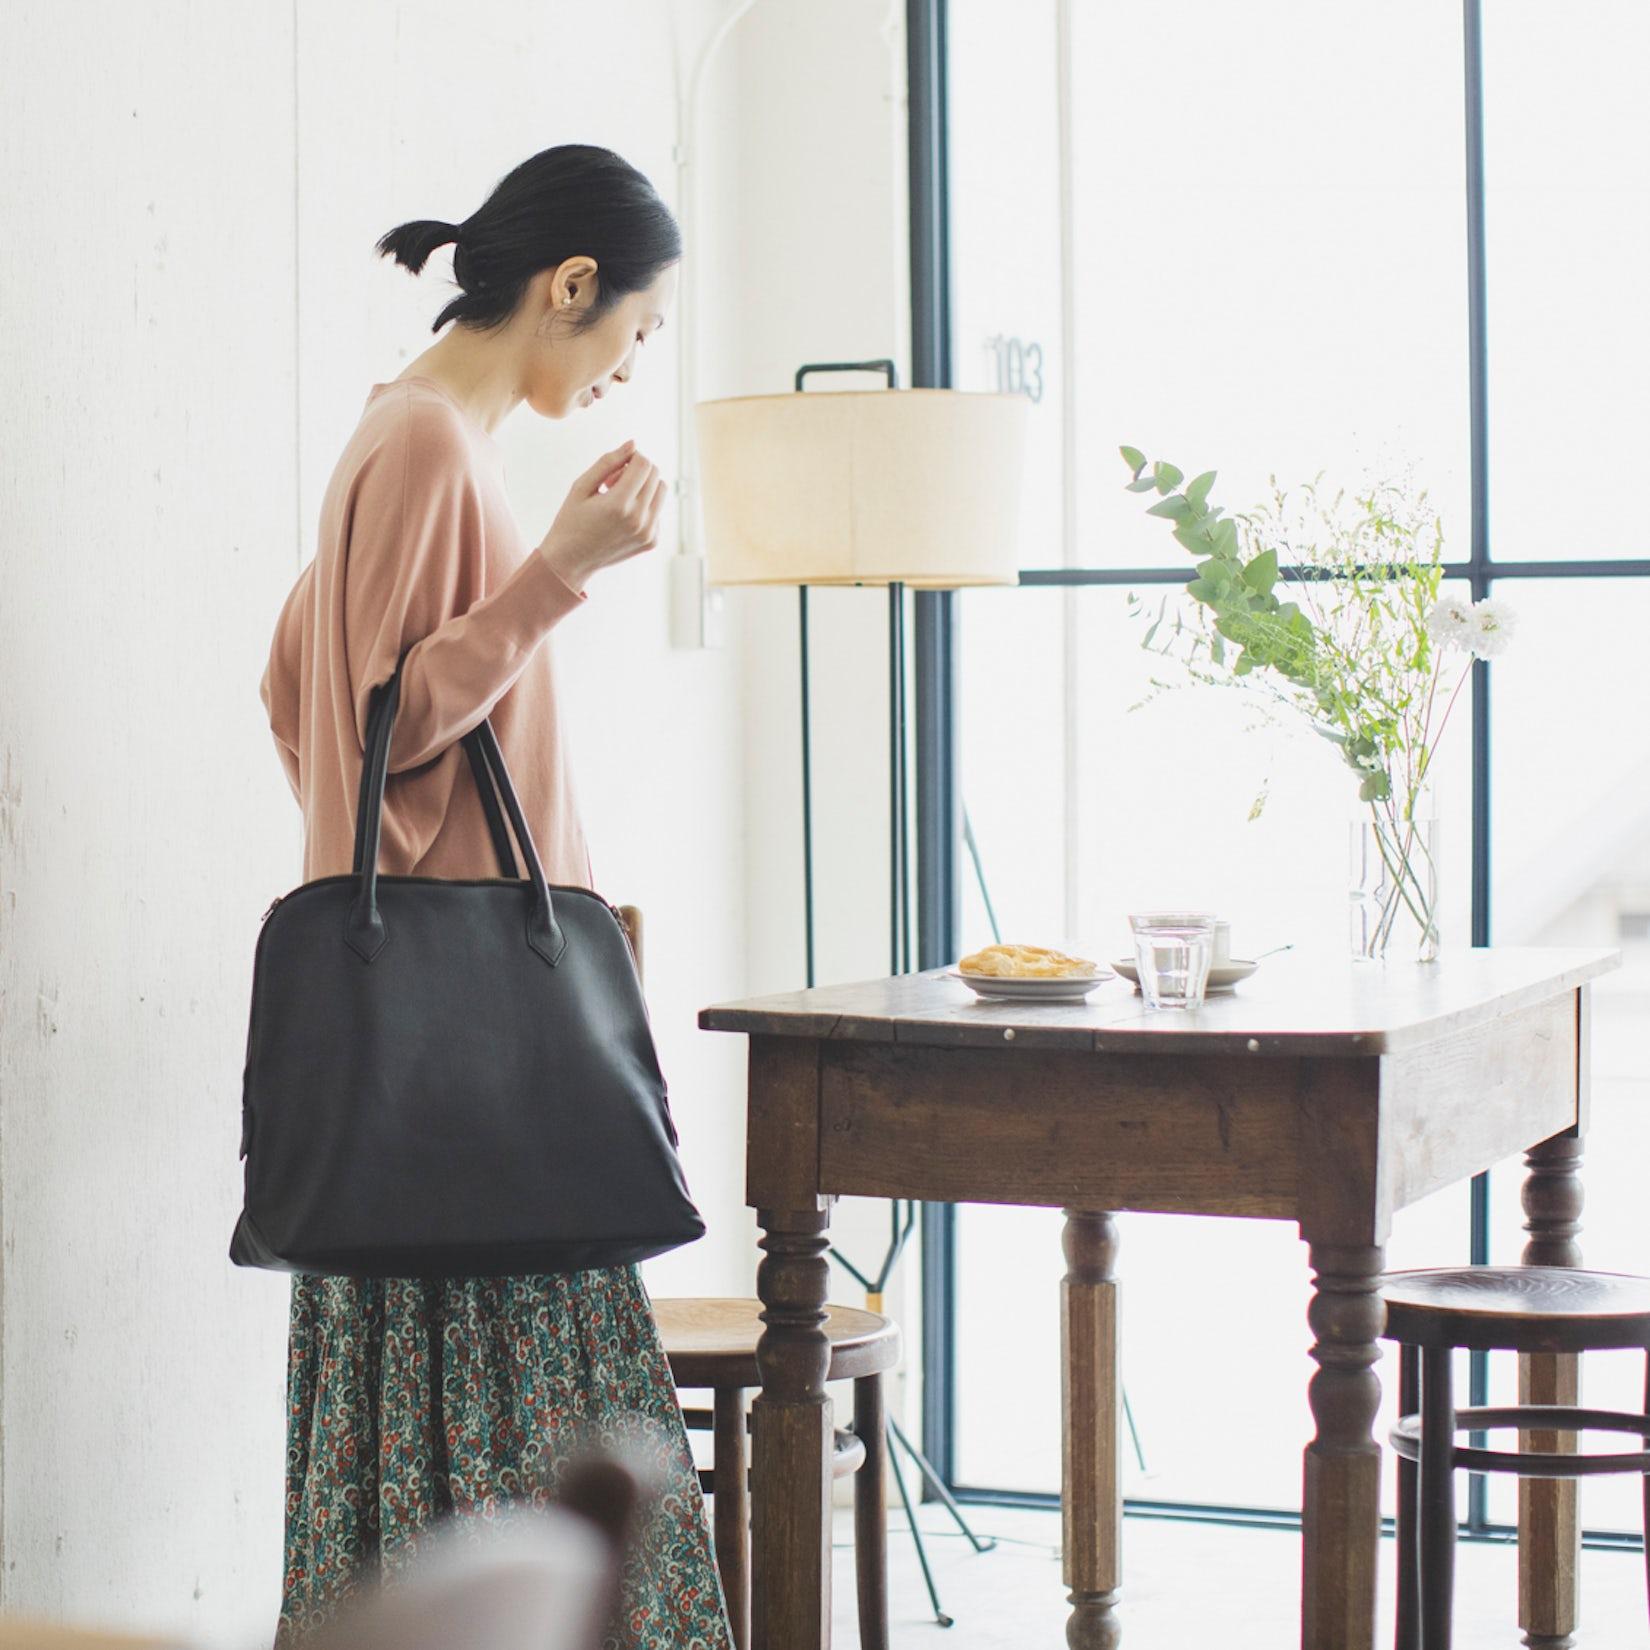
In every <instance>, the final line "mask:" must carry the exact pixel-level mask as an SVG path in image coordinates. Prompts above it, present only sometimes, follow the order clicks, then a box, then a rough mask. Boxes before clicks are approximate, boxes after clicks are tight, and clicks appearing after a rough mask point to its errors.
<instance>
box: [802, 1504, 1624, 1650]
mask: <svg viewBox="0 0 1650 1650" xmlns="http://www.w3.org/2000/svg"><path fill="white" fill-rule="evenodd" d="M969 1515H970V1518H971V1520H973V1522H974V1525H975V1528H976V1529H977V1530H978V1531H979V1532H980V1533H981V1534H982V1535H985V1534H989V1535H994V1536H996V1537H997V1538H998V1546H997V1547H996V1548H995V1549H994V1550H993V1551H991V1552H987V1553H975V1552H974V1551H973V1550H972V1549H971V1548H970V1547H969V1545H968V1543H967V1542H966V1541H964V1540H963V1539H962V1537H961V1536H960V1535H959V1534H958V1533H957V1529H956V1526H955V1525H954V1524H952V1523H951V1522H950V1520H949V1518H948V1517H947V1516H946V1514H945V1512H944V1510H943V1509H942V1508H939V1507H936V1506H932V1505H930V1506H926V1507H924V1508H923V1509H922V1510H921V1513H920V1515H919V1516H920V1518H921V1520H922V1523H923V1525H924V1527H925V1529H927V1530H929V1531H931V1532H932V1534H933V1539H932V1540H931V1541H930V1543H929V1553H930V1558H931V1561H932V1564H933V1567H934V1574H935V1579H936V1581H937V1582H938V1584H939V1589H940V1598H941V1602H942V1603H943V1604H944V1606H945V1608H946V1610H947V1611H949V1613H950V1614H951V1615H952V1616H953V1617H954V1618H955V1622H956V1625H955V1626H953V1627H951V1628H949V1629H942V1628H940V1627H939V1626H938V1625H937V1624H936V1623H935V1621H934V1618H933V1615H932V1613H931V1611H930V1610H929V1606H928V1597H927V1593H926V1592H925V1590H924V1588H923V1584H922V1576H921V1572H920V1571H919V1570H918V1567H917V1561H916V1556H915V1550H914V1548H913V1546H912V1544H911V1540H910V1536H909V1534H908V1533H907V1531H906V1529H905V1526H904V1523H903V1521H902V1519H901V1518H900V1517H899V1516H898V1515H897V1514H896V1516H895V1517H894V1518H893V1520H892V1521H891V1523H890V1527H889V1569H890V1573H891V1577H892V1612H891V1613H892V1626H893V1631H892V1638H893V1643H894V1646H895V1650H1010V1647H1012V1650H1027V1647H1030V1646H1046V1647H1047V1650H1062V1647H1063V1646H1064V1644H1065V1619H1066V1607H1065V1596H1064V1590H1063V1588H1062V1587H1061V1584H1060V1555H1059V1542H1060V1522H1059V1518H1058V1517H1057V1515H1055V1514H1052V1513H1042V1512H1023V1511H1018V1510H1013V1511H1010V1510H1005V1509H999V1508H995V1507H974V1508H970V1509H969ZM836 1517H837V1523H836V1553H835V1558H834V1566H833V1568H834V1572H835V1577H834V1580H835V1618H834V1620H835V1632H834V1637H835V1640H836V1642H837V1644H838V1645H839V1646H842V1647H845V1650H851V1647H852V1646H854V1645H855V1644H857V1642H858V1633H857V1628H856V1615H855V1608H854V1580H853V1525H852V1521H851V1514H849V1513H847V1512H846V1511H839V1512H838V1513H837V1515H836ZM1381 1558H1382V1565H1383V1577H1382V1592H1381V1603H1382V1610H1383V1615H1382V1621H1381V1626H1380V1631H1379V1634H1378V1637H1377V1641H1376V1642H1377V1644H1379V1645H1389V1644H1391V1642H1392V1627H1391V1617H1390V1610H1391V1594H1392V1585H1393V1578H1392V1543H1391V1542H1390V1541H1383V1542H1382V1544H1381ZM1456 1563H1457V1583H1458V1584H1457V1590H1456V1630H1455V1650H1510V1647H1512V1646H1516V1645H1517V1644H1519V1643H1520V1635H1519V1632H1518V1628H1517V1624H1516V1622H1517V1590H1516V1581H1515V1577H1516V1568H1515V1565H1516V1555H1515V1553H1514V1551H1513V1549H1512V1548H1510V1547H1503V1546H1488V1545H1484V1544H1480V1543H1462V1545H1461V1547H1460V1548H1459V1550H1458V1556H1457V1560H1456ZM1124 1564H1125V1571H1126V1574H1125V1581H1124V1588H1123V1611H1122V1620H1123V1628H1124V1631H1123V1643H1124V1646H1125V1650H1191V1647H1194V1646H1195V1647H1197V1650H1203V1647H1205V1646H1207V1647H1209V1650H1214V1647H1215V1646H1219V1647H1220V1650H1291V1647H1292V1646H1295V1645H1297V1644H1298V1643H1299V1627H1298V1621H1299V1617H1298V1614H1297V1602H1296V1601H1297V1597H1298V1589H1299V1576H1300V1548H1299V1541H1298V1538H1297V1537H1295V1536H1293V1535H1289V1534H1280V1533H1278V1532H1275V1531H1270V1530H1241V1529H1226V1528H1221V1527H1218V1526H1215V1525H1204V1524H1181V1523H1169V1522H1165V1521H1161V1520H1156V1519H1146V1518H1131V1519H1129V1520H1128V1522H1127V1523H1126V1525H1125V1527H1124ZM1582 1589H1583V1600H1584V1602H1583V1615H1582V1619H1581V1624H1580V1627H1581V1630H1580V1632H1579V1634H1578V1636H1577V1650H1634V1647H1636V1646H1650V1626H1647V1624H1646V1623H1647V1616H1646V1606H1645V1587H1644V1569H1643V1564H1642V1560H1641V1559H1640V1558H1639V1557H1638V1555H1636V1554H1625V1553H1614V1552H1591V1551H1590V1552H1584V1553H1583V1554H1582Z"/></svg>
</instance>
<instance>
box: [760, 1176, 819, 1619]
mask: <svg viewBox="0 0 1650 1650" xmlns="http://www.w3.org/2000/svg"><path fill="white" fill-rule="evenodd" d="M829 1219H830V1217H829V1216H828V1215H827V1214H826V1212H825V1211H824V1210H820V1209H806V1210H799V1211H795V1210H774V1209H760V1210H758V1211H757V1220H758V1222H759V1223H760V1224H761V1226H762V1229H763V1237H762V1240H761V1241H762V1248H763V1249H764V1250H765V1251H766V1253H765V1255H764V1258H763V1260H762V1263H761V1265H760V1266H758V1267H757V1270H756V1292H757V1294H758V1295H760V1296H761V1298H762V1323H763V1330H762V1336H761V1339H760V1340H758V1342H757V1343H756V1364H757V1368H758V1370H759V1371H760V1372H761V1376H762V1390H761V1391H760V1392H759V1393H758V1394H757V1397H756V1402H755V1404H754V1405H753V1406H752V1422H751V1426H752V1435H753V1436H752V1457H753V1464H754V1465H753V1472H752V1479H751V1503H752V1506H751V1547H752V1562H751V1644H752V1646H753V1650H828V1647H829V1645H830V1642H831V1454H832V1432H831V1401H830V1399H829V1398H828V1397H827V1396H826V1392H825V1373H826V1371H827V1369H828V1368H829V1367H830V1362H831V1344H830V1341H829V1340H828V1339H827V1338H826V1335H825V1328H824V1325H825V1284H826V1273H827V1270H828V1264H827V1262H826V1259H825V1247H826V1237H825V1231H826V1227H827V1225H828V1224H829Z"/></svg>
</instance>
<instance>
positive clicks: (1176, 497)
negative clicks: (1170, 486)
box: [1146, 493, 1192, 521]
mask: <svg viewBox="0 0 1650 1650" xmlns="http://www.w3.org/2000/svg"><path fill="white" fill-rule="evenodd" d="M1191 513H1192V507H1191V505H1189V504H1188V503H1187V502H1186V501H1185V499H1183V498H1182V497H1181V496H1180V494H1179V493H1171V494H1170V495H1169V497H1167V498H1164V499H1159V500H1158V501H1157V503H1156V504H1154V505H1153V506H1152V507H1151V509H1149V510H1148V511H1147V512H1146V514H1147V515H1148V516H1162V517H1163V518H1164V519H1165V520H1167V521H1179V520H1180V519H1181V517H1182V516H1189V515H1191Z"/></svg>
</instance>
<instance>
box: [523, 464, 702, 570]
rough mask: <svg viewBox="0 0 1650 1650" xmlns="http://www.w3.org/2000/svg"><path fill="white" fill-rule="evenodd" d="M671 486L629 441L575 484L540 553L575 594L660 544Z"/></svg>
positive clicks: (543, 540) (591, 468)
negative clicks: (591, 579) (617, 565)
mask: <svg viewBox="0 0 1650 1650" xmlns="http://www.w3.org/2000/svg"><path fill="white" fill-rule="evenodd" d="M667 491H669V483H668V482H667V481H666V480H665V478H664V477H663V476H661V475H660V474H659V470H658V466H657V465H655V464H654V463H653V461H652V460H651V459H648V458H644V457H643V456H642V455H641V454H640V453H639V452H637V451H636V443H635V442H634V441H627V442H625V444H624V445H623V446H622V447H616V448H614V450H613V451H612V452H610V453H603V454H602V456H601V457H600V458H598V459H597V460H596V462H595V463H594V464H592V465H591V466H590V468H589V469H588V470H586V471H585V472H584V474H583V475H582V476H580V477H579V479H578V480H577V481H575V482H574V483H573V486H572V488H571V489H570V490H569V492H568V494H567V500H566V502H565V503H564V504H563V505H562V507H561V509H560V510H558V511H557V512H556V519H555V520H554V521H553V522H552V523H551V524H550V531H549V532H548V533H546V534H545V535H544V538H543V539H542V540H541V541H540V543H539V547H538V553H539V554H540V555H541V556H543V557H544V558H545V560H546V561H548V562H549V563H550V565H551V566H552V567H553V568H555V570H556V572H557V573H559V574H560V575H561V577H562V578H563V579H564V580H565V581H566V583H567V584H569V585H570V586H571V587H572V588H573V589H574V590H583V588H584V585H585V581H586V580H587V579H588V578H589V577H590V576H591V574H593V573H597V572H600V570H601V569H602V568H604V567H611V566H612V565H613V563H614V562H620V561H625V560H628V559H629V558H630V557H631V556H634V555H639V554H640V553H641V552H642V551H643V550H651V549H653V547H654V546H655V545H656V544H657V543H658V534H659V512H660V510H661V509H662V508H663V507H664V502H665V494H666V492H667Z"/></svg>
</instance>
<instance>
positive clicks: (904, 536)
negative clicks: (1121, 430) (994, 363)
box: [697, 389, 1030, 590]
mask: <svg viewBox="0 0 1650 1650" xmlns="http://www.w3.org/2000/svg"><path fill="white" fill-rule="evenodd" d="M1029 406H1030V403H1029V402H1028V401H1027V400H1026V398H1025V397H1024V396H1023V395H987V394H981V393H977V392H974V391H965V390H892V389H890V390H866V391H861V390H829V391H818V392H815V393H812V394H804V393H793V394H790V395H742V396H734V397H732V398H731V399H728V400H724V401H701V402H700V403H699V405H698V408H697V415H698V436H699V479H700V490H701V497H702V500H703V505H704V529H705V551H706V558H707V572H708V575H709V578H710V581H711V582H712V583H713V584H889V583H892V582H894V581H896V580H897V581H900V582H903V583H905V584H909V585H912V586H914V587H916V588H918V589H931V590H945V589H952V588H955V587H957V586H960V585H978V584H1016V583H1018V582H1019V572H1018V567H1019V555H1018V544H1017V535H1018V532H1019V521H1020V476H1021V472H1022V469H1023V460H1024V451H1025V435H1026V415H1027V412H1028V410H1029Z"/></svg>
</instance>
